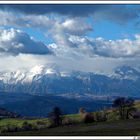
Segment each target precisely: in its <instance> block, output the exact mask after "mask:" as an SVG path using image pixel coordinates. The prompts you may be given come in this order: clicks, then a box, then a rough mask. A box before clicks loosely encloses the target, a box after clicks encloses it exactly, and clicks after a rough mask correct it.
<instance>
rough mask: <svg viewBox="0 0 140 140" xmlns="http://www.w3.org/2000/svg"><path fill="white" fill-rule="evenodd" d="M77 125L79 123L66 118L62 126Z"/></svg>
mask: <svg viewBox="0 0 140 140" xmlns="http://www.w3.org/2000/svg"><path fill="white" fill-rule="evenodd" d="M76 123H78V122H77V121H76V120H74V119H71V118H69V117H65V118H63V120H62V125H73V124H76Z"/></svg>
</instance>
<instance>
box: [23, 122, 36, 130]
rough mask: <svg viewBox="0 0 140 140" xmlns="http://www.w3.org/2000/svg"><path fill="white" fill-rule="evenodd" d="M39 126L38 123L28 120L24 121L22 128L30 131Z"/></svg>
mask: <svg viewBox="0 0 140 140" xmlns="http://www.w3.org/2000/svg"><path fill="white" fill-rule="evenodd" d="M37 129H38V127H37V125H36V124H31V123H28V122H24V123H23V125H22V130H24V131H29V130H37Z"/></svg>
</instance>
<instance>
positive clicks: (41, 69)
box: [30, 65, 45, 75]
mask: <svg viewBox="0 0 140 140" xmlns="http://www.w3.org/2000/svg"><path fill="white" fill-rule="evenodd" d="M44 69H45V66H44V65H36V66H35V67H33V68H32V69H31V70H30V73H32V74H34V75H36V74H42V73H43V72H44Z"/></svg>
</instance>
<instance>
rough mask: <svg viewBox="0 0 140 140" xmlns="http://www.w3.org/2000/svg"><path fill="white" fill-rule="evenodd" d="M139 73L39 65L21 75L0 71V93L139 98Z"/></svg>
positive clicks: (117, 69) (121, 69)
mask: <svg viewBox="0 0 140 140" xmlns="http://www.w3.org/2000/svg"><path fill="white" fill-rule="evenodd" d="M139 87H140V71H139V70H137V69H135V68H132V67H129V66H123V67H118V68H116V69H115V70H114V72H113V73H112V74H110V75H105V74H97V73H91V72H87V73H86V72H80V71H72V72H63V71H59V69H55V68H47V67H44V66H42V65H39V66H35V67H33V68H32V69H31V70H30V71H25V72H20V71H16V72H1V73H0V91H1V92H7V93H29V94H35V95H46V94H51V95H60V96H68V97H70V96H75V97H76V96H77V97H78V96H80V95H81V96H82V95H86V96H91V95H94V96H116V95H117V96H132V97H133V96H136V97H139V96H140V88H139Z"/></svg>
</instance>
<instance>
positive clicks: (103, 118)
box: [95, 112, 107, 122]
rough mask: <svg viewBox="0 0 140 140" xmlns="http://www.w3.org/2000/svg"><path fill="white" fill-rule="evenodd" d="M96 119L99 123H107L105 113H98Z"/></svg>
mask: <svg viewBox="0 0 140 140" xmlns="http://www.w3.org/2000/svg"><path fill="white" fill-rule="evenodd" d="M95 118H96V121H97V122H103V121H107V114H106V113H105V112H96V113H95Z"/></svg>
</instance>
